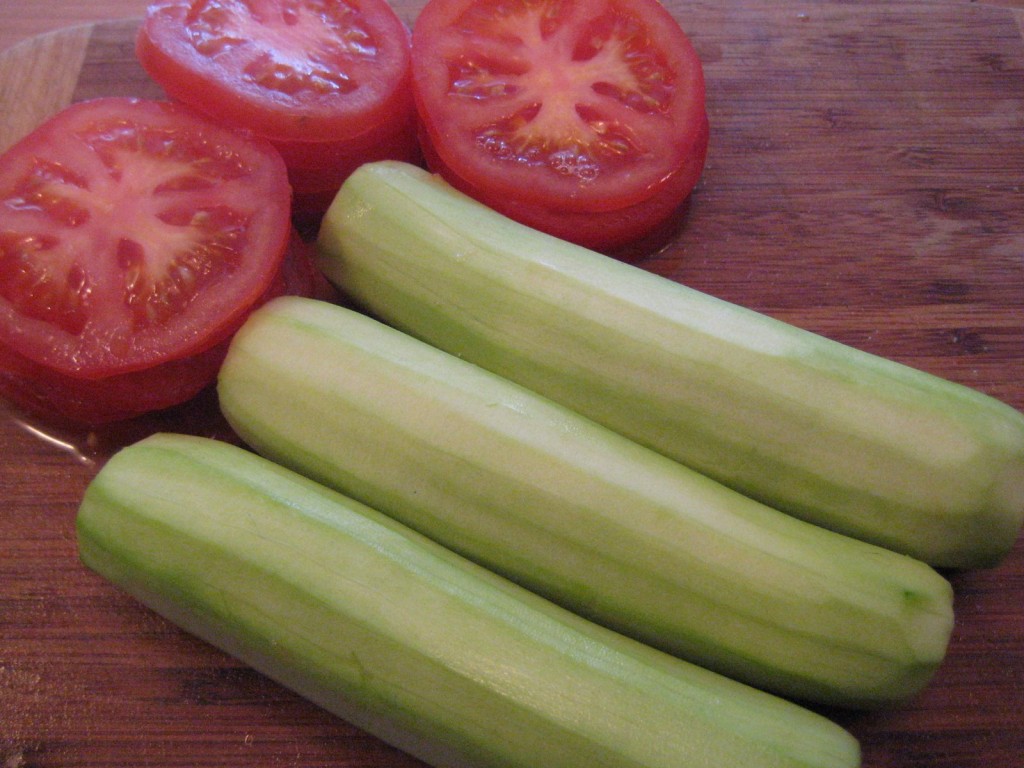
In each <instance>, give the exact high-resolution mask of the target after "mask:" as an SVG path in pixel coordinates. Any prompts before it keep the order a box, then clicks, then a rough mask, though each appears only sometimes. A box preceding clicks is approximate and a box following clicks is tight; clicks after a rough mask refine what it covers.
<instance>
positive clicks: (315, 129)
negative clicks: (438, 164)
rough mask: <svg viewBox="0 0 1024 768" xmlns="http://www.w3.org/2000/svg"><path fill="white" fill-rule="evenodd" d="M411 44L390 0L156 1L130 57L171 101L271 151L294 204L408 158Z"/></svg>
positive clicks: (411, 144) (412, 147) (411, 146)
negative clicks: (249, 135) (383, 163)
mask: <svg viewBox="0 0 1024 768" xmlns="http://www.w3.org/2000/svg"><path fill="white" fill-rule="evenodd" d="M409 45H410V36H409V30H408V28H407V27H406V26H405V24H404V23H403V22H402V20H401V19H400V18H399V17H398V16H397V15H396V14H395V12H394V11H393V10H392V9H391V7H390V6H389V5H388V3H387V2H386V0H157V2H155V3H154V4H153V5H151V6H150V8H149V10H148V13H147V16H146V20H145V22H144V24H143V26H142V28H141V30H140V32H139V36H138V39H137V42H136V53H137V56H138V58H139V61H140V62H141V63H142V65H143V67H144V68H145V69H146V71H147V72H148V73H149V74H150V76H151V77H152V78H153V79H154V80H155V81H156V82H157V83H159V84H160V85H161V86H162V87H163V89H164V90H165V91H166V92H167V93H168V94H169V95H170V96H172V97H173V98H175V99H177V100H179V101H182V102H184V103H185V104H188V105H189V106H190V107H192V108H193V109H196V110H197V111H199V112H202V113H203V114H205V115H207V116H208V117H211V118H212V119H215V120H217V121H218V122H222V123H225V124H227V125H232V126H237V127H241V128H245V129H246V130H250V131H252V132H254V133H256V134H257V135H259V136H262V137H264V138H266V139H268V140H269V141H271V142H272V143H274V145H275V146H276V147H277V148H278V150H279V151H280V152H281V153H282V156H283V157H284V158H285V163H286V164H287V166H288V168H289V171H290V172H291V173H292V176H291V181H292V185H293V187H294V189H295V191H296V192H297V193H299V195H300V196H301V195H304V194H305V193H310V192H315V193H320V192H324V191H325V190H327V189H328V188H330V190H331V191H336V190H337V188H338V187H339V186H340V185H341V181H343V180H344V178H345V176H347V175H348V173H349V172H351V170H352V169H353V168H354V167H356V166H358V165H359V164H361V163H362V162H365V161H367V160H378V159H392V160H405V161H410V160H413V159H414V158H415V157H416V153H417V145H416V133H415V108H414V106H413V101H412V92H411V83H410V60H409ZM313 171H316V172H317V173H318V174H320V175H321V176H325V177H329V179H330V180H329V181H328V182H324V181H323V180H322V179H321V178H317V180H316V181H311V180H310V179H309V178H308V177H309V175H310V174H311V173H312V172H313Z"/></svg>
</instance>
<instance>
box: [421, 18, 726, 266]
mask: <svg viewBox="0 0 1024 768" xmlns="http://www.w3.org/2000/svg"><path fill="white" fill-rule="evenodd" d="M412 66H413V91H414V97H415V99H416V105H417V109H418V112H419V118H420V121H421V128H420V129H421V135H422V136H423V138H424V140H423V142H422V143H423V144H424V145H425V147H424V149H425V154H426V156H427V160H428V163H430V161H431V157H433V163H432V164H431V165H432V167H433V168H434V169H435V170H438V171H439V172H441V173H442V174H443V175H445V176H447V177H448V178H449V179H450V180H452V182H453V183H454V184H456V186H459V187H460V188H462V189H464V190H465V191H468V192H469V193H470V194H474V195H476V196H479V197H481V199H482V200H483V201H484V202H486V203H487V204H488V205H491V206H493V207H495V208H497V209H498V210H500V211H502V212H503V213H506V214H508V215H509V216H512V217H513V218H518V219H520V220H523V221H524V223H529V224H531V225H532V226H536V227H537V228H539V229H545V230H547V231H550V230H551V229H552V228H553V229H555V230H557V231H553V232H552V234H557V235H559V236H563V237H564V236H566V235H569V237H568V238H567V239H570V240H577V241H579V240H580V239H581V238H580V237H578V236H576V235H575V234H574V233H576V232H580V231H581V230H580V227H581V222H582V226H583V228H584V229H585V230H586V237H585V238H583V239H585V240H586V244H587V245H589V246H590V247H607V246H609V245H616V246H618V245H622V244H623V243H624V242H625V241H627V240H629V239H631V238H632V237H634V236H635V231H634V232H633V233H632V234H630V233H629V232H628V230H630V229H631V228H632V229H633V230H636V229H637V227H636V224H637V222H640V221H641V220H643V219H645V218H646V219H651V220H654V219H657V220H658V221H655V224H657V223H658V222H659V221H660V220H661V219H663V218H664V217H665V216H667V215H670V214H671V212H673V211H675V210H676V209H677V208H678V206H679V205H680V204H681V203H682V201H683V200H684V199H685V198H686V197H687V195H689V194H690V192H691V191H692V189H693V186H694V185H695V184H696V182H697V180H698V179H699V177H700V173H701V170H702V169H703V165H704V159H705V154H706V151H707V139H708V123H707V112H706V108H705V92H704V76H703V70H702V67H701V63H700V59H699V58H698V56H697V53H696V51H695V49H694V48H693V46H692V44H691V43H690V41H689V39H688V38H687V36H686V34H685V33H684V32H683V30H682V29H681V28H680V26H679V24H678V23H677V22H676V21H675V19H674V18H673V17H672V15H671V14H669V13H668V11H666V10H665V9H664V8H663V7H662V6H661V5H660V4H659V3H658V2H657V0H429V2H428V3H427V5H426V6H425V8H424V9H423V12H422V13H421V14H420V16H419V18H418V19H417V21H416V24H415V27H414V28H413V43H412ZM647 207H649V208H651V212H650V213H649V214H644V211H643V209H644V208H647ZM624 212H629V213H624ZM609 214H614V215H611V216H609ZM563 220H564V221H563ZM545 222H548V223H547V224H545ZM559 222H562V223H560V224H559ZM552 223H553V224H556V225H557V226H554V227H551V226H550V225H551V224H552ZM644 226H645V227H646V226H647V225H646V224H645V225H644Z"/></svg>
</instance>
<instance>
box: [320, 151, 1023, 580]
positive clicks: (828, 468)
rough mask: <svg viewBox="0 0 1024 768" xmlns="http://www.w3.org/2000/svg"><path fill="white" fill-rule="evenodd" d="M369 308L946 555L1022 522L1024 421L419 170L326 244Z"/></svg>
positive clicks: (782, 490) (371, 184)
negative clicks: (573, 238)
mask: <svg viewBox="0 0 1024 768" xmlns="http://www.w3.org/2000/svg"><path fill="white" fill-rule="evenodd" d="M319 249H320V253H321V264H322V266H323V268H324V270H325V272H326V274H327V276H328V277H329V278H330V279H331V280H332V281H333V282H334V283H335V284H336V285H338V286H339V287H340V288H341V289H342V290H343V291H344V292H345V293H346V294H348V295H349V296H350V297H351V298H353V299H354V300H355V301H356V302H358V303H359V305H361V307H362V308H364V309H366V310H368V311H369V312H370V313H372V314H373V315H375V316H377V317H379V318H381V319H383V320H384V321H385V322H387V323H388V324H390V325H394V326H396V327H399V328H402V329H403V330H405V331H407V332H409V333H411V334H413V335H415V336H417V337H419V338H422V339H424V340H426V341H428V342H429V343H431V344H433V345H435V346H438V347H441V348H443V349H445V350H447V351H449V352H451V353H452V354H455V355H457V356H459V357H462V358H464V359H467V360H470V361H472V362H475V363H476V364H478V365H481V366H483V367H485V368H488V369H489V370H492V371H494V372H496V373H498V374H500V375H502V376H506V377H508V378H510V379H513V380H515V381H518V382H519V383H521V384H523V385H525V386H527V387H529V388H531V389H533V390H535V391H537V392H540V393H541V394H544V395H545V396H547V397H549V398H551V399H553V400H556V401H558V402H561V403H563V404H565V405H567V406H568V407H570V408H572V409H574V410H576V411H578V412H580V413H583V414H584V415H586V416H588V417H589V418H591V419H593V420H595V421H598V422H600V423H602V424H605V425H606V426H608V427H610V428H612V429H614V430H616V431H618V432H621V433H622V434H624V435H626V436H628V437H630V438H631V439H634V440H636V441H637V442H640V443H643V444H644V445H647V446H649V447H651V448H653V449H655V450H657V451H659V452H661V453H664V454H665V455H667V456H669V457H671V458H673V459H676V460H677V461H680V462H682V463H684V464H687V465H688V466H691V467H693V468H694V469H696V470H698V471H700V472H702V473H704V474H707V475H709V476H711V477H714V478H715V479H717V480H719V481H720V482H722V483H724V484H726V485H729V486H730V487H734V488H736V489H738V490H740V491H741V492H743V493H745V494H746V495H749V496H751V497H753V498H756V499H758V500H760V501H763V502H764V503H766V504H769V505H770V506H774V507H777V508H779V509H783V510H785V511H787V512H790V513H791V514H794V515H797V516H799V517H801V518H803V519H807V520H810V521H812V522H815V523H817V524H820V525H823V526H825V527H829V528H832V529H834V530H838V531H842V532H844V533H847V534H849V535H852V536H856V537H859V538H863V539H866V540H868V541H872V542H874V543H877V544H880V545H882V546H885V547H888V548H891V549H895V550H897V551H901V552H904V553H906V554H910V555H913V556H915V557H918V558H919V559H922V560H925V561H926V562H929V563H931V564H933V565H938V566H950V567H977V566H987V565H991V564H994V563H996V562H998V561H999V560H1000V558H1002V557H1003V556H1004V555H1005V554H1006V553H1007V552H1008V551H1009V549H1010V548H1011V547H1012V545H1013V543H1014V541H1015V539H1016V537H1017V535H1018V532H1019V530H1020V527H1021V522H1022V518H1024V415H1022V414H1021V413H1019V412H1017V411H1016V410H1014V409H1012V408H1010V407H1009V406H1007V405H1005V404H1003V403H1000V402H998V401H996V400H994V399H992V398H990V397H987V396H984V395H982V394H980V393H978V392H976V391H973V390H971V389H969V388H967V387H963V386H960V385H956V384H954V383H951V382H948V381H945V380H942V379H940V378H938V377H935V376H931V375H928V374H925V373H923V372H920V371H917V370H913V369H911V368H909V367H906V366H903V365H899V364H897V363H894V362H891V361H887V360H884V359H881V358H879V357H877V356H872V355H869V354H867V353H865V352H861V351H858V350H855V349H853V348H850V347H848V346H844V345H842V344H839V343H836V342H834V341H830V340H828V339H825V338H823V337H821V336H818V335H815V334H812V333H809V332H806V331H803V330H800V329H798V328H795V327H793V326H791V325H787V324H785V323H782V322H779V321H777V320H774V319H771V318H769V317H767V316H764V315H761V314H758V313H755V312H752V311H750V310H747V309H744V308H741V307H738V306H735V305H732V304H728V303H726V302H724V301H720V300H718V299H715V298H713V297H711V296H708V295H705V294H702V293H699V292H697V291H694V290H691V289H688V288H686V287H684V286H682V285H679V284H677V283H675V282H673V281H671V280H668V279H666V278H663V277H659V276H657V275H653V274H650V273H648V272H646V271H644V270H642V269H640V268H638V267H635V266H631V265H628V264H624V263H621V262H619V261H616V260H614V259H611V258H606V257H604V256H601V255H599V254H596V253H593V252H591V251H587V250H585V249H582V248H578V247H576V246H572V245H570V244H568V243H565V242H562V241H559V240H556V239H554V238H551V237H548V236H546V235H542V234H540V233H538V232H535V231H533V230H530V229H527V228H526V227H523V226H521V225H518V224H516V223H514V222H512V221H510V220H509V219H506V218H504V217H502V216H500V215H498V214H496V213H494V212H493V211H491V210H489V209H487V208H485V207H484V206H482V205H480V204H479V203H476V202H474V201H472V200H470V199H469V198H467V197H465V196H463V195H461V194H459V193H458V192H456V191H454V190H453V189H451V187H449V186H448V185H447V184H445V183H444V182H443V181H441V180H440V179H439V178H436V177H432V176H430V175H429V174H427V173H426V172H424V171H422V170H420V169H418V168H415V167H413V166H409V165H403V164H399V163H376V164H371V165H367V166H364V167H363V168H361V169H360V170H359V171H357V172H356V173H355V174H354V175H353V176H352V177H351V178H350V179H349V180H348V181H347V182H346V184H345V185H344V186H343V188H342V190H341V192H340V194H339V195H338V197H337V198H336V200H335V202H334V205H333V206H332V207H331V209H330V211H329V212H328V214H327V216H326V218H325V220H324V224H323V227H322V230H321V233H320V238H319Z"/></svg>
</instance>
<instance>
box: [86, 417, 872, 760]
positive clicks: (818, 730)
mask: <svg viewBox="0 0 1024 768" xmlns="http://www.w3.org/2000/svg"><path fill="white" fill-rule="evenodd" d="M77 529H78V540H79V545H80V550H81V556H82V558H83V560H84V562H85V563H86V564H87V565H88V566H90V567H91V568H93V569H95V570H96V571H97V572H98V573H100V574H101V575H103V576H104V577H106V578H107V579H109V580H110V581H111V582H113V583H114V584H117V585H119V586H120V587H122V588H123V589H125V590H127V591H128V592H129V593H131V594H132V595H134V596H136V597H137V598H138V599H140V600H141V601H142V602H144V603H146V604H147V605H149V606H150V607H152V608H153V609H155V610H156V611H158V612H160V613H161V614H163V615H164V616H166V617H167V618H169V619H170V620H172V621H174V622H176V623H178V624H179V625H181V626H182V627H183V628H184V629H186V630H188V631H190V632H192V633H194V634H195V635H197V636H199V637H201V638H203V639H205V640H207V641H208V642H210V643H212V644H214V645H216V646H218V647H220V648H222V649H224V650H225V651H227V652H229V653H231V654H234V655H235V656H236V657H238V658H239V659H242V660H244V661H245V662H247V663H249V664H251V665H252V666H253V667H254V668H256V669H258V670H261V671H262V672H264V673H265V674H267V675H268V676H270V677H272V678H274V679H276V680H277V681H279V682H281V683H282V684H284V685H286V686H288V687H290V688H292V689H294V690H295V691H297V692H298V693H300V694H302V695H304V696H306V697H308V698H309V699H310V700H312V701H314V702H316V703H317V704H319V705H321V706H323V707H325V708H326V709H328V710H330V711H332V712H334V713H336V714H338V715H340V716H342V717H345V718H347V719H349V720H350V721H352V722H353V723H355V724H357V725H359V726H361V727H363V728H366V729H368V730H369V731H371V732H373V733H375V734H377V735H378V736H380V737H381V738H383V739H385V740H387V741H389V742H391V743H393V744H395V745H396V746H398V747H400V748H402V749H405V750H407V751H409V752H410V753H412V754H414V755H416V756H418V757H420V758H422V759H424V760H426V761H428V762H430V763H432V764H434V765H438V766H454V767H459V766H462V767H476V768H516V767H518V768H538V766H544V768H595V766H604V767H605V768H723V766H736V767H739V766H742V768H854V767H855V766H857V765H858V764H859V748H858V745H857V743H856V741H855V740H854V739H853V737H852V736H850V734H849V733H847V732H846V731H845V730H843V729H841V728H839V727H838V726H837V725H835V724H834V723H832V722H831V721H829V720H826V719H825V718H823V717H821V716H819V715H817V714H814V713H812V712H810V711H808V710H806V709H803V708H800V707H798V706H796V705H794V704H791V703H789V702H787V701H784V700H782V699H778V698H775V697H773V696H770V695H767V694H764V693H762V692H760V691H757V690H754V689H752V688H748V687H746V686H743V685H740V684H738V683H735V682H734V681H731V680H728V679H726V678H723V677H721V676H718V675H715V674H713V673H710V672H707V671H705V670H703V669H700V668H698V667H694V666H691V665H689V664H686V663H684V662H681V661H679V660H677V659H674V658H671V657H669V656H667V655H665V654H662V653H659V652H657V651H654V650H652V649H650V648H647V647H645V646H643V645H641V644H639V643H636V642H633V641H631V640H628V639H626V638H624V637H622V636H620V635H617V634H615V633H613V632H610V631H607V630H605V629H602V628H600V627H598V626H596V625H593V624H590V623H589V622H587V621H584V620H583V619H580V618H579V617H577V616H575V615H574V614H572V613H569V612H567V611H565V610H563V609H560V608H558V607H556V606H554V605H552V604H551V603H548V602H546V601H545V600H542V599H541V598H539V597H537V596H536V595H534V594H532V593H530V592H528V591H526V590H525V589H523V588H521V587H518V586H516V585H514V584H512V583H510V582H507V581H505V580H503V579H501V578H499V577H496V576H495V575H494V574H492V573H490V572H488V571H486V570H484V569H482V568H480V567H478V566H476V565H474V564H472V563H470V562H468V561H466V560H464V559H463V558H461V557H459V556H457V555H455V554H453V553H451V552H450V551H448V550H445V549H443V548H442V547H440V546H438V545H437V544H435V543H433V542H431V541H429V540H427V539H425V538H423V537H421V536H420V535H418V534H416V533H414V532H412V531H411V530H409V529H407V528H405V527H403V526H401V525H400V524H397V523H395V522H394V521H393V520H391V519H390V518H388V517H385V516H383V515H381V514H379V513H377V512H375V511H374V510H372V509H369V508H367V507H365V506H363V505H362V504H359V503H358V502H355V501H352V500H350V499H347V498H345V497H343V496H341V495H339V494H337V493H334V492H331V491H328V490H327V489H325V488H323V487H321V486H319V485H317V484H315V483H313V482H311V481H309V480H307V479H306V478H303V477H301V476H299V475H296V474H294V473H292V472H290V471H288V470H285V469H283V468H281V467H279V466H276V465H274V464H272V463H270V462H267V461H265V460H263V459H261V458H260V457H258V456H256V455H255V454H252V453H250V452H249V451H246V450H244V449H241V448H238V447H236V446H233V445H229V444H227V443H222V442H217V441H213V440H209V439H206V438H199V437H186V436H182V435H156V436H153V437H150V438H147V439H145V440H143V441H141V442H139V443H137V444H135V445H132V446H130V447H128V448H126V449H124V450H122V451H121V452H120V453H118V454H117V455H115V456H114V457H113V458H112V459H111V461H109V462H108V463H107V464H106V465H105V466H104V467H103V469H102V470H101V471H100V472H99V474H98V475H97V476H96V478H95V479H94V480H93V482H92V483H91V484H90V486H89V488H88V490H87V492H86V494H85V497H84V500H83V502H82V505H81V508H80V511H79V514H78V518H77Z"/></svg>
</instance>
